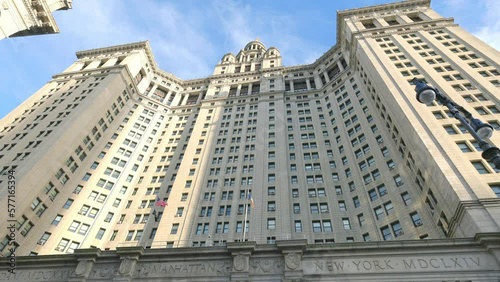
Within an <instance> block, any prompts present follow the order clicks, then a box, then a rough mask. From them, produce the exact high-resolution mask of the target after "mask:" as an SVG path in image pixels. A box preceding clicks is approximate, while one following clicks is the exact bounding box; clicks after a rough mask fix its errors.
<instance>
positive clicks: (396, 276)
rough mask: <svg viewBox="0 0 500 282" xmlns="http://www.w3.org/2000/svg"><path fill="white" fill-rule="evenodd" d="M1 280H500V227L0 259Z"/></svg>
mask: <svg viewBox="0 0 500 282" xmlns="http://www.w3.org/2000/svg"><path fill="white" fill-rule="evenodd" d="M0 262H1V266H0V281H166V279H167V280H168V281H367V279H369V280H370V281H498V277H500V233H479V234H477V235H476V236H475V237H474V238H455V239H436V240H408V241H389V242H369V243H366V242H365V243H343V244H307V241H306V240H285V241H277V242H276V244H265V245H258V244H257V243H256V242H234V243H228V244H227V246H224V247H219V246H217V247H216V246H208V247H205V248H176V249H144V248H143V247H121V248H120V247H119V248H117V250H113V251H101V250H100V249H97V248H94V249H78V250H75V253H74V254H67V255H49V256H23V257H17V258H16V269H15V271H14V272H15V273H10V272H9V271H8V270H9V268H7V267H6V265H8V263H9V258H1V259H0Z"/></svg>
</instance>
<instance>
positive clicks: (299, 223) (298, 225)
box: [294, 220, 302, 232]
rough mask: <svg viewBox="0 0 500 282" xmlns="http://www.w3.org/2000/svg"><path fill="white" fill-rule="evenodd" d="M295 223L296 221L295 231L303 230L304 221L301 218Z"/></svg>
mask: <svg viewBox="0 0 500 282" xmlns="http://www.w3.org/2000/svg"><path fill="white" fill-rule="evenodd" d="M294 223H295V232H302V222H301V221H300V220H296V221H295V222H294Z"/></svg>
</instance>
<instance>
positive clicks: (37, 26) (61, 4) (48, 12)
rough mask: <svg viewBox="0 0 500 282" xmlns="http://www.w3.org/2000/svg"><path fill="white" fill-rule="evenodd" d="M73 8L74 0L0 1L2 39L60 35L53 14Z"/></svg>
mask: <svg viewBox="0 0 500 282" xmlns="http://www.w3.org/2000/svg"><path fill="white" fill-rule="evenodd" d="M72 7H73V1H72V0H36V1H31V0H30V1H26V0H0V39H4V38H8V37H18V36H27V35H40V34H51V33H59V28H58V27H57V24H56V21H55V19H54V17H53V16H52V12H54V11H57V10H68V9H71V8H72Z"/></svg>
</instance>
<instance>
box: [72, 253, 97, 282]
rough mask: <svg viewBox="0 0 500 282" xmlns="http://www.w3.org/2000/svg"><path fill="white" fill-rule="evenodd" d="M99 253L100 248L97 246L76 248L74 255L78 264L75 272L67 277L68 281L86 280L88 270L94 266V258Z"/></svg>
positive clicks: (83, 281)
mask: <svg viewBox="0 0 500 282" xmlns="http://www.w3.org/2000/svg"><path fill="white" fill-rule="evenodd" d="M100 255H101V250H100V249H97V248H90V249H76V250H75V256H76V260H77V261H78V264H77V266H76V269H75V272H74V273H73V275H72V276H71V277H69V279H68V281H71V282H77V281H82V282H85V281H87V279H88V278H89V275H90V272H91V271H92V267H93V266H94V263H95V260H96V258H98V257H99V256H100Z"/></svg>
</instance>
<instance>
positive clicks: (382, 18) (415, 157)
mask: <svg viewBox="0 0 500 282" xmlns="http://www.w3.org/2000/svg"><path fill="white" fill-rule="evenodd" d="M337 22H338V26H337V44H336V45H335V46H333V47H332V48H331V49H330V50H328V51H327V52H326V53H325V54H323V55H322V56H321V57H320V58H318V59H317V60H316V61H315V62H314V63H312V64H309V65H300V66H290V67H285V66H283V65H282V57H281V54H280V51H279V49H277V48H275V47H266V46H265V45H264V44H263V43H262V42H260V41H258V40H256V41H252V42H249V43H248V44H247V45H246V46H245V47H244V48H243V49H242V50H240V51H239V52H238V53H237V54H236V55H234V54H232V53H228V54H226V55H224V56H223V57H222V59H221V61H220V63H219V64H217V65H216V66H215V69H214V72H213V74H212V75H210V76H207V77H205V78H200V79H192V80H183V79H180V78H178V77H176V76H175V75H173V74H171V73H168V72H165V71H163V70H161V69H159V68H158V66H157V64H156V61H155V59H154V56H153V52H152V50H151V48H150V46H149V44H148V43H147V42H138V43H131V44H126V45H120V46H112V47H104V48H99V49H93V50H87V51H81V52H78V53H77V60H76V61H75V62H74V63H73V64H72V65H71V66H69V67H68V69H66V70H64V71H63V72H62V73H59V74H56V75H54V76H53V79H52V80H51V81H50V82H48V83H47V84H46V85H45V86H43V87H42V88H41V89H40V90H39V91H37V92H36V93H35V94H34V95H33V96H31V97H30V98H29V99H27V100H26V101H25V102H24V103H23V104H21V105H20V106H19V107H18V108H16V109H15V110H14V111H12V112H11V113H10V114H8V115H7V116H6V117H4V118H3V119H2V120H1V121H0V131H1V132H0V174H3V175H2V178H1V179H0V185H2V187H4V186H7V187H10V186H11V182H9V181H13V182H12V183H13V184H15V187H16V188H15V189H14V188H13V189H10V188H9V189H2V190H0V203H1V205H2V206H7V205H8V201H9V199H10V198H14V199H15V201H16V211H15V212H13V213H12V214H9V215H8V216H9V218H8V220H6V221H0V230H4V231H5V230H8V228H9V227H11V226H12V228H11V229H12V230H13V232H8V233H7V232H5V233H4V234H0V252H1V253H2V254H3V255H4V256H9V255H10V249H11V247H12V246H15V247H16V248H17V249H16V254H17V256H19V263H20V265H21V263H24V262H30V261H33V262H34V261H37V259H38V260H44V259H45V260H46V262H47V263H49V262H50V261H51V260H52V259H53V258H56V257H60V258H61V259H64V260H68V264H71V263H69V261H70V260H69V259H68V258H70V257H71V258H73V264H71V265H68V271H69V269H73V270H75V269H77V270H78V271H77V272H78V273H81V274H86V275H90V273H94V272H92V269H93V268H91V267H90V264H87V263H83V264H81V265H80V266H79V267H77V266H76V261H78V260H80V258H79V254H78V253H79V252H80V251H78V252H77V253H76V254H75V255H74V256H73V255H64V256H63V255H62V254H66V253H69V254H72V253H74V252H75V250H78V249H83V250H82V251H81V252H83V253H81V254H85V252H90V254H94V253H95V252H97V253H98V252H102V254H103V255H102V256H101V257H99V259H97V261H100V260H101V259H102V258H106V259H107V258H109V259H110V263H111V261H113V263H111V264H114V265H115V266H118V263H119V259H120V257H119V256H118V255H117V254H118V253H119V252H120V250H136V251H137V252H140V253H141V258H140V259H139V258H137V259H135V258H132V257H131V258H132V259H131V260H129V261H128V262H127V263H130V264H131V269H130V271H132V268H133V267H132V266H133V265H136V264H141V265H142V262H141V260H142V259H143V258H144V257H148V256H149V255H152V256H154V254H165V255H166V256H167V258H166V260H167V261H168V259H170V258H169V257H168V254H172V253H171V252H175V253H179V254H183V255H185V256H186V258H185V259H186V260H188V258H189V259H191V257H190V256H192V255H194V254H200V253H206V254H207V256H208V257H211V258H212V257H216V256H219V255H220V258H221V261H222V262H227V265H229V266H231V267H230V268H231V269H232V270H231V271H229V272H225V274H224V275H225V276H224V275H223V277H226V278H227V279H229V278H230V279H233V280H238V279H239V280H245V279H247V278H248V277H250V278H248V279H257V278H255V276H252V275H254V274H252V272H251V271H250V265H252V263H254V264H253V265H255V263H256V261H255V257H254V254H259V256H260V255H262V258H264V257H266V256H269V257H270V258H273V260H272V261H273V263H275V264H274V266H273V267H275V268H278V265H279V267H281V268H280V270H283V272H282V274H280V275H285V276H279V277H281V278H278V276H275V277H274V278H273V277H271V276H270V277H271V278H269V279H271V280H272V279H278V280H279V279H282V278H283V277H288V276H287V275H291V276H290V277H291V278H290V279H292V280H293V279H295V276H294V275H297V277H298V278H297V279H306V280H307V279H309V280H310V281H315V280H314V279H316V278H318V279H323V276H321V275H320V276H314V275H315V274H313V272H314V271H317V272H318V273H319V274H322V273H323V274H324V275H325V277H327V276H328V275H332V273H330V272H331V271H330V272H328V271H329V270H321V271H320V270H318V269H319V268H321V267H320V266H315V265H314V263H313V260H311V259H309V258H310V257H311V255H312V253H314V252H316V251H317V253H318V254H321V256H323V255H324V256H326V257H328V256H330V255H332V256H335V255H336V254H337V252H339V253H342V252H346V250H351V251H354V252H355V253H351V254H347V253H344V254H345V255H346V256H347V255H349V257H350V260H349V261H345V262H344V265H345V266H350V267H351V268H345V269H344V271H346V273H344V274H338V273H337V274H335V275H337V276H336V277H337V278H338V279H340V280H339V281H342V280H341V277H344V276H345V275H347V276H346V277H352V279H361V280H362V279H363V277H364V279H366V277H367V276H359V277H358V278H356V277H357V276H355V275H354V274H350V272H349V271H351V270H353V269H356V270H357V267H363V269H365V270H366V271H365V270H363V271H362V270H361V268H360V271H361V272H363V273H365V274H366V275H369V276H370V277H372V276H373V277H377V275H378V276H380V280H381V281H387V280H383V279H389V278H390V279H393V280H396V281H397V279H399V278H400V276H399V275H400V274H401V273H405V272H407V271H408V270H409V269H410V268H412V269H413V264H412V263H414V265H415V269H414V270H416V272H419V273H420V275H424V276H420V277H422V280H424V281H425V280H426V279H431V278H432V279H438V277H439V274H438V273H439V272H440V271H441V270H444V271H445V274H443V275H445V276H446V277H448V278H450V279H452V278H453V277H454V276H453V275H457V274H456V273H455V272H454V271H455V270H456V271H458V272H457V273H461V274H464V275H465V274H467V275H469V276H460V277H464V278H463V279H465V280H467V279H469V277H470V278H472V277H474V275H477V274H478V273H482V271H483V270H488V271H490V272H491V273H496V272H495V271H497V272H498V253H497V251H496V249H495V248H496V247H490V246H495V245H494V244H493V243H491V242H493V241H494V240H493V241H488V244H487V245H485V244H486V243H485V244H483V243H478V242H483V241H481V240H482V239H480V238H483V237H481V236H482V235H481V234H489V236H492V237H488V238H497V237H495V236H497V235H498V233H499V232H500V225H499V223H500V200H499V195H500V181H499V179H498V170H495V168H494V167H493V166H492V165H491V164H490V163H488V162H487V161H485V160H483V159H482V157H481V150H480V148H479V146H478V144H477V142H475V141H474V140H473V138H472V137H471V136H470V135H469V134H468V133H466V132H465V130H464V128H463V127H462V126H461V125H460V123H459V122H458V121H456V120H455V119H453V118H452V117H451V116H450V113H449V112H447V111H446V109H445V108H444V107H443V106H441V105H439V104H437V103H436V102H433V103H432V104H429V105H423V104H420V103H418V102H417V101H416V99H415V91H414V85H413V84H412V82H411V80H412V79H413V78H414V77H416V78H419V79H425V80H427V81H428V82H429V83H430V84H432V85H433V86H435V87H437V88H439V89H441V91H442V92H443V93H446V95H448V96H449V97H450V98H452V99H453V100H455V101H456V102H457V103H460V104H462V105H463V107H464V108H465V109H467V110H468V111H469V112H471V113H472V114H473V115H474V116H476V117H481V119H482V120H483V121H485V122H488V123H490V124H491V125H492V126H493V127H494V128H495V129H496V131H495V132H494V134H493V136H492V137H491V139H490V141H491V142H492V143H493V144H500V135H499V134H498V129H499V128H500V113H499V112H500V111H499V109H500V106H499V95H498V93H499V92H498V87H499V86H500V82H499V79H500V75H499V72H498V69H499V65H498V57H499V56H498V55H499V54H498V51H496V50H495V49H494V48H492V47H491V46H488V45H487V44H485V43H483V42H481V41H480V40H478V39H477V38H475V37H473V36H472V35H471V34H469V33H468V32H466V31H464V30H463V29H461V28H460V27H459V26H458V25H457V24H455V23H454V22H453V19H451V18H443V17H441V16H440V15H438V14H437V13H436V12H435V11H433V10H432V9H431V8H430V1H428V0H411V1H404V2H397V3H390V4H384V5H378V6H372V7H365V8H360V9H353V10H347V11H340V12H338V13H337ZM14 190H15V191H14ZM10 191H13V192H12V193H11V192H10ZM9 193H10V194H9ZM9 195H13V196H11V197H9ZM12 234H13V236H14V237H13V236H12ZM480 235H481V236H480ZM13 238H14V239H15V240H14V239H13ZM471 238H476V239H471ZM478 238H479V239H478ZM424 239H427V240H424ZM415 240H417V241H415ZM418 240H422V241H418ZM287 241H290V242H291V243H290V244H292V245H293V244H295V243H296V242H303V243H300V244H302V245H301V246H303V247H301V248H302V250H303V252H304V253H303V255H302V254H301V253H300V252H298V251H297V252H295V251H292V252H291V253H290V256H288V255H289V254H288V253H287V254H285V253H284V252H288V251H287V250H285V249H286V248H287V247H286V246H287V244H288V243H287ZM392 241H394V242H392ZM294 242H295V243H294ZM332 243H339V244H332ZM340 243H342V244H340ZM266 244H267V245H266ZM297 244H299V243H297ZM300 244H299V245H300ZM440 244H441V245H440ZM457 244H458V245H457ZM461 244H463V246H464V247H463V249H462V248H461V247H458V246H462V245H461ZM478 244H479V245H478ZM234 246H240V247H234ZM243 246H248V250H247V249H245V250H242V251H241V252H242V255H241V256H240V255H236V253H235V252H233V250H234V249H233V247H234V248H243ZM294 246H295V245H294ZM346 246H347V247H346ZM396 246H397V247H396ZM481 246H482V247H481ZM485 246H487V247H485ZM196 247H197V249H196ZM170 248H174V250H168V249H170ZM192 248H194V249H192ZM244 248H247V247H244ZM283 248H285V249H283ZM291 248H292V247H291ZM294 248H296V246H295V247H293V248H292V249H293V250H296V249H294ZM391 248H392V249H391ZM468 248H472V249H474V248H479V249H474V250H476V251H477V252H479V253H482V255H481V256H473V255H472V253H470V252H469V250H472V249H468ZM480 248H483V249H480ZM97 249H100V250H101V251H97ZM166 249H167V250H166ZM389 249H390V250H391V252H393V253H392V254H391V255H389V254H388V250H389ZM238 250H239V249H238ZM256 250H258V251H256ZM315 250H316V251H315ZM445 250H447V251H445ZM448 250H449V252H451V253H453V254H457V255H456V256H438V255H437V252H441V253H442V254H444V253H447V252H448ZM459 250H463V251H464V252H465V253H464V255H462V256H458V252H459ZM329 251H331V253H329ZM358 251H359V252H361V253H362V255H363V256H364V257H359V258H358V257H357V252H358ZM427 251H428V252H429V254H434V255H429V256H428V255H427V253H426V252H427ZM476 251H471V252H476ZM266 252H268V253H266ZM371 252H374V254H377V252H381V253H380V255H379V256H378V257H377V255H374V256H375V257H377V258H375V259H369V257H370V254H371ZM433 252H434V253H433ZM417 253H418V255H417ZM53 254H57V255H58V256H47V257H46V256H43V255H53ZM142 254H145V255H144V256H143V255H142ZM238 254H239V251H238ZM250 254H252V259H250ZM397 254H401V260H400V262H399V263H400V266H402V267H403V268H401V267H400V268H396V267H395V266H392V264H390V263H386V264H385V262H384V260H386V259H389V258H388V257H391V256H393V255H396V256H397ZM360 255H361V254H360ZM21 256H38V257H37V258H28V257H22V258H21ZM181 256H182V255H181ZM91 257H92V256H91ZM93 257H98V255H97V254H95V255H93ZM287 257H289V258H290V259H289V262H290V261H293V263H292V262H290V263H292V264H291V265H292V266H293V265H297V266H296V268H295V269H288V268H286V267H289V266H286V262H287V259H286V258H287ZM458 257H459V258H460V262H463V264H465V265H467V264H466V263H468V265H467V268H464V270H463V271H462V270H460V271H459V268H460V267H459V266H456V267H455V268H448V267H447V266H445V264H446V265H450V264H449V263H452V262H451V261H452V258H453V259H455V258H458ZM299 258H300V259H299ZM306 258H307V259H306ZM403 258H404V259H403ZM477 258H479V260H480V262H481V264H480V263H477V264H478V265H477V267H475V265H476V264H475V262H477V261H478V259H477ZM179 259H180V258H179ZM204 259H206V257H205V258H204ZM441 259H442V260H441ZM264 260H265V259H264ZM361 261H363V262H364V261H367V263H366V267H365V265H364V263H363V264H356V263H355V262H359V263H361ZM403 261H405V262H406V264H405V263H404V262H403ZM334 262H337V264H335V263H334ZM419 262H422V266H421V267H420V268H418V267H417V265H419ZM424 262H425V263H427V264H425V263H424ZM483 262H484V263H485V264H482V263H483ZM340 263H341V262H340V261H339V260H337V259H336V258H335V259H332V261H331V263H329V262H328V261H324V262H323V264H322V267H323V268H324V269H331V268H332V267H333V268H335V269H336V265H339V264H340ZM98 264H99V263H98ZM98 264H97V265H98ZM258 264H259V265H264V264H265V263H260V262H259V263H258ZM458 264H460V265H463V264H461V263H458ZM479 264H480V265H479ZM332 265H333V266H332ZM375 265H378V266H375ZM423 265H427V267H423ZM181 266H182V267H184V264H179V267H181ZM266 266H269V265H266ZM299 266H301V267H302V268H299ZM406 266H408V268H407V269H406V268H404V267H406ZM158 267H160V266H158ZM162 267H163V266H162ZM207 267H209V268H210V269H214V267H215V266H207ZM370 267H371V270H370V269H368V268H370ZM382 267H385V269H382ZM390 267H394V271H392V269H389V268H390ZM482 267H484V268H482ZM174 268H175V267H174ZM233 268H234V269H233ZM289 268H293V267H289ZM424 268H425V269H424ZM124 269H125V267H124ZM139 269H141V268H139ZM252 269H254V268H252ZM313 269H315V270H314V271H313ZM460 269H461V268H460ZM247 270H248V271H247ZM285 270H286V271H288V270H290V271H289V272H286V271H285ZM379 270H380V271H379ZM382 270H384V271H382ZM389 270H390V271H389ZM420 270H425V271H423V272H422V271H420ZM452 270H453V271H452ZM23 271H24V270H23ZM75 271H76V270H75ZM151 271H153V270H151ZM322 271H323V272H322ZM446 271H449V272H446ZM233 272H234V273H233ZM287 273H288V274H287ZM129 274H130V273H129ZM233 274H234V275H233ZM448 274H449V275H448ZM26 275H35V274H33V273H32V274H26ZM40 275H42V276H43V275H45V274H40ZM47 275H49V274H47ZM68 275H70V274H68ZM71 275H73V274H71ZM92 275H94V274H92ZM113 275H114V274H113ZM130 275H132V277H136V276H134V275H136V272H133V273H132V274H130ZM245 275H249V276H248V277H247V276H245ZM343 275H344V276H343ZM381 275H388V276H387V277H389V278H382V276H381ZM415 275H416V274H415ZM425 275H428V276H425ZM481 275H483V274H481ZM481 275H479V276H477V277H483V278H484V281H488V280H487V279H489V278H491V276H487V275H489V274H484V275H483V276H481ZM84 276H85V275H84ZM113 277H115V276H113ZM214 277H215V276H214ZM228 277H229V278H228ZM252 277H253V278H252ZM391 277H392V278H391ZM465 277H468V278H465ZM0 278H1V277H0ZM115 278H116V277H115ZM129 278H130V277H129ZM226 278H224V279H226ZM16 279H17V278H16ZM22 279H24V278H22ZM30 279H31V278H30ZM72 279H73V278H72ZM75 279H81V277H80V278H75ZM106 279H107V278H106ZM116 279H119V278H116ZM120 279H121V278H120ZM148 279H149V278H148ZM151 279H152V278H151ZM179 279H181V278H179ZM193 279H194V278H193ZM200 279H201V278H200ZM259 279H260V278H259ZM266 279H267V278H266ZM283 279H284V278H283ZM286 279H288V278H286ZM324 279H328V278H324ZM350 279H351V278H350ZM453 279H454V278H453ZM457 279H458V278H457ZM460 279H462V278H460ZM214 280H216V278H214ZM469 280H474V279H469ZM190 281H191V280H190ZM474 281H476V280H474ZM478 281H481V280H478Z"/></svg>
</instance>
